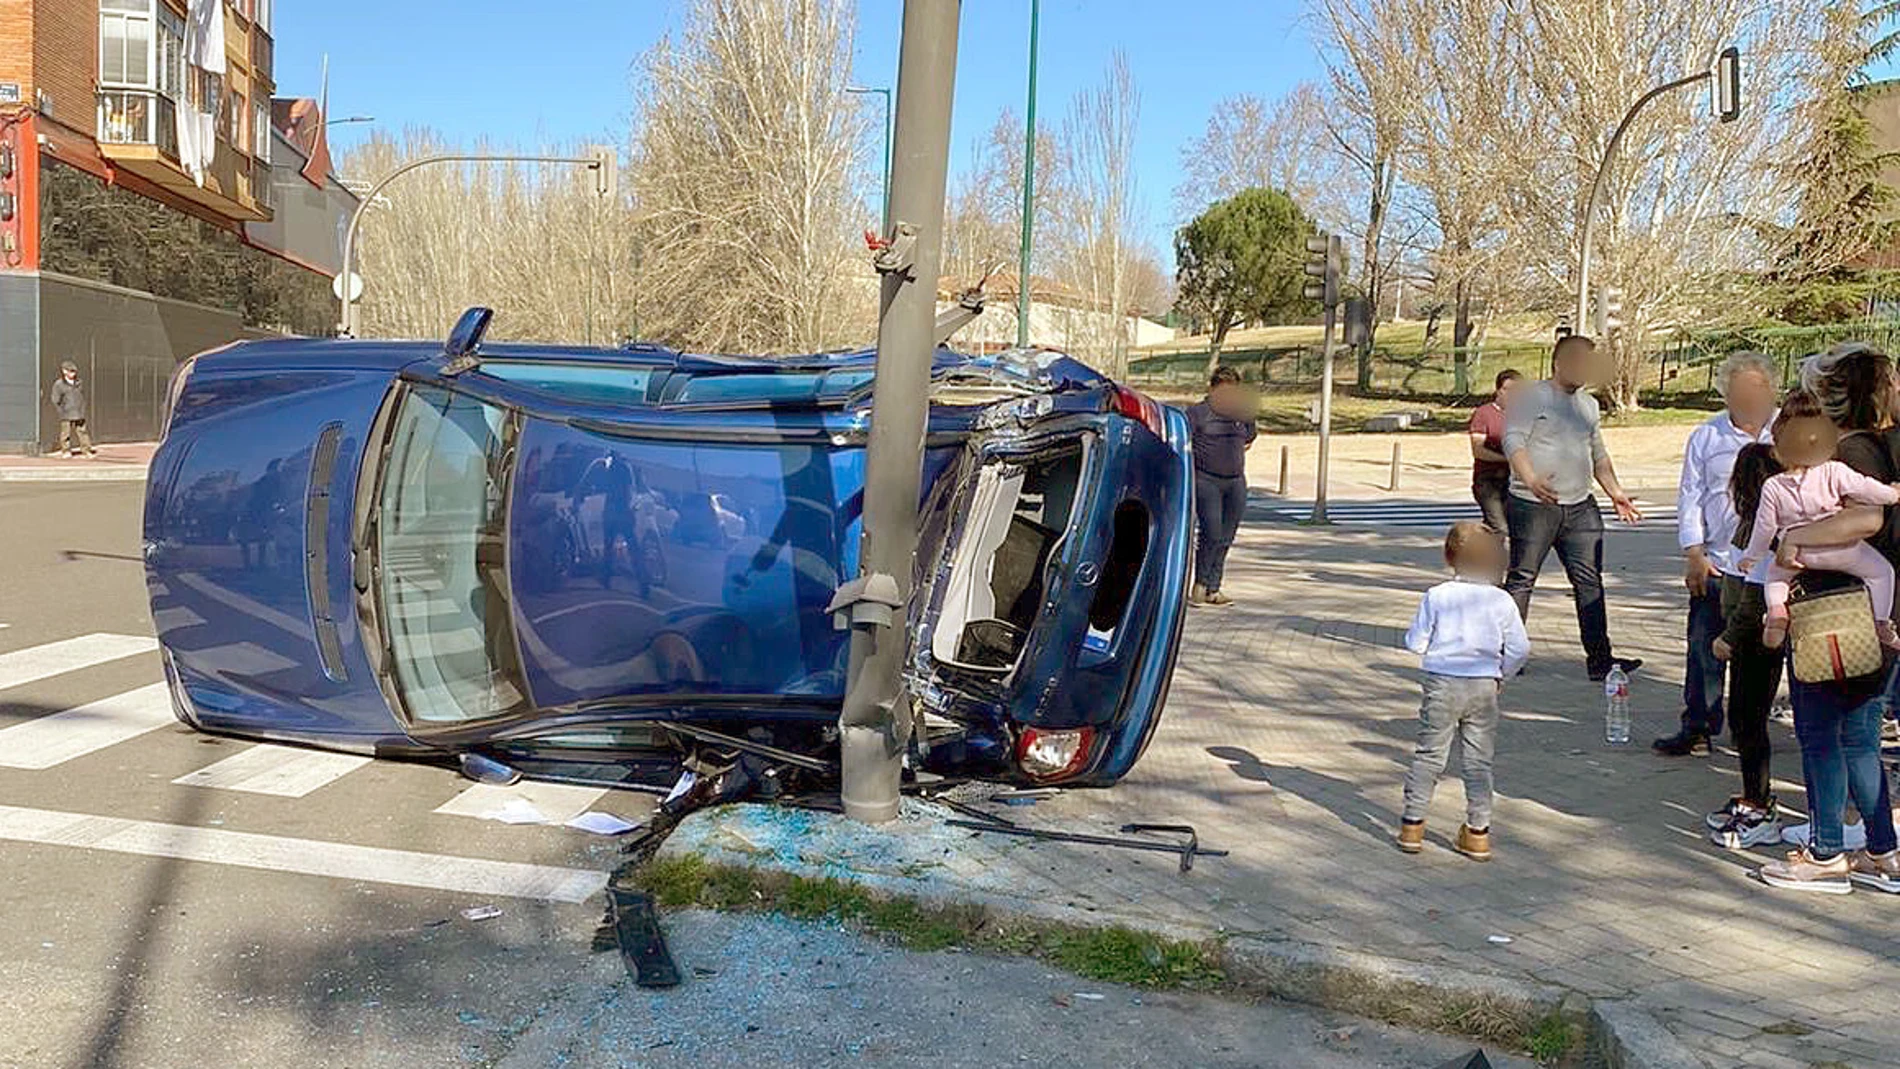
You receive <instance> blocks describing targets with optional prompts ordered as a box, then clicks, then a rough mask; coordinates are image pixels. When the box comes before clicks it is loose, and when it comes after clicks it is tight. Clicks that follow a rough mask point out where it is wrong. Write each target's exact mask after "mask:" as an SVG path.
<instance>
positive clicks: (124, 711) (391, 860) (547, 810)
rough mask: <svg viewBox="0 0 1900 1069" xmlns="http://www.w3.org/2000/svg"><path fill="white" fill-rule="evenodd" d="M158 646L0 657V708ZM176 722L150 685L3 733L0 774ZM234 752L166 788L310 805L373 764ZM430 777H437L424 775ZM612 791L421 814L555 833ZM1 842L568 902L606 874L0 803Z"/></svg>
mask: <svg viewBox="0 0 1900 1069" xmlns="http://www.w3.org/2000/svg"><path fill="white" fill-rule="evenodd" d="M155 649H157V643H156V641H155V640H153V639H151V638H149V637H143V636H136V635H115V634H103V633H102V634H92V635H82V636H79V637H77V638H70V639H62V640H60V641H57V642H49V643H45V644H42V645H39V646H33V647H29V648H26V649H20V650H14V651H11V652H8V653H0V704H4V703H5V702H6V700H7V698H8V697H9V692H11V691H14V690H16V689H17V688H20V687H24V686H26V685H27V684H30V683H37V682H42V681H47V680H58V679H59V677H62V676H68V675H77V674H80V673H84V672H85V671H87V670H88V669H94V668H98V667H100V666H104V665H109V664H112V663H113V662H116V661H119V660H121V659H123V658H126V657H130V656H135V655H138V654H142V653H150V652H152V651H154V650H155ZM176 722H177V721H176V718H175V716H174V715H173V712H172V706H171V697H170V693H169V687H168V686H167V684H165V683H164V682H153V683H147V684H144V685H141V686H137V687H134V688H132V689H131V690H127V691H124V692H122V693H119V694H114V695H111V696H109V697H105V698H99V699H97V700H93V701H89V702H86V703H84V704H81V705H77V706H75V707H73V708H69V709H61V710H57V711H54V712H50V713H46V714H44V715H40V716H37V717H35V718H33V719H30V720H24V721H21V722H19V723H15V724H11V725H10V726H7V727H4V728H0V772H4V771H5V770H8V769H12V770H18V771H20V772H27V773H44V772H59V771H60V770H62V769H64V768H66V767H67V766H69V765H71V764H72V763H74V762H77V761H80V760H81V759H83V758H86V757H89V756H92V755H95V754H101V753H107V752H110V751H112V750H113V749H114V748H115V747H121V746H124V745H127V744H130V743H132V742H133V741H134V740H137V739H140V738H142V737H144V736H147V735H151V734H153V733H155V732H159V731H160V729H162V728H165V727H168V726H172V725H174V724H176ZM240 745H242V747H243V748H242V749H240V750H238V751H237V752H236V753H230V752H229V750H228V749H219V750H210V749H208V748H202V747H194V748H193V750H194V751H195V750H204V752H205V753H206V754H207V755H208V756H216V757H217V759H216V760H211V761H210V763H208V764H206V765H204V766H203V767H200V768H197V769H194V770H192V771H189V772H186V773H184V774H183V775H179V776H176V777H175V778H172V779H171V780H170V784H171V785H172V786H175V787H179V788H186V789H190V790H194V791H217V792H231V793H232V794H233V795H265V796H271V797H276V798H293V799H295V798H307V797H309V796H311V795H313V794H315V793H317V792H318V791H323V790H326V789H328V790H342V791H348V790H349V789H350V788H349V786H348V781H349V778H350V777H351V776H353V775H356V774H358V773H359V772H360V771H361V770H362V769H364V768H365V767H366V766H369V765H371V764H372V763H373V760H372V759H371V758H369V757H367V756H363V755H359V754H349V753H335V752H330V751H325V750H314V749H307V748H304V747H300V746H292V745H283V744H278V743H270V742H258V743H248V744H240ZM174 767H175V766H174ZM431 774H435V775H439V773H436V772H434V771H433V770H431ZM339 784H342V785H343V786H340V787H339V786H338V785H339ZM609 793H610V792H609V791H608V790H607V789H604V788H594V787H581V786H570V785H565V784H548V783H532V782H522V783H518V784H515V785H513V786H509V787H501V786H495V785H489V784H465V785H463V786H461V787H460V788H459V789H458V790H457V791H456V793H455V794H454V796H453V797H451V798H449V799H448V800H447V801H445V802H442V803H441V804H440V805H436V806H435V807H434V808H433V809H430V810H427V812H428V813H429V814H430V815H431V817H447V818H453V819H461V820H486V821H502V822H504V823H512V824H548V825H559V824H565V823H566V822H568V821H570V820H573V819H574V818H576V817H579V816H580V815H581V814H583V813H586V812H588V811H589V810H590V809H592V808H594V807H595V806H596V805H597V804H599V803H600V802H601V800H602V799H603V798H605V797H606V796H607V795H608V794H609ZM436 797H437V798H439V797H440V796H439V795H438V796H436ZM412 804H413V803H412ZM428 804H430V803H428V802H424V803H423V805H424V806H426V805H428ZM75 821H77V822H76V823H75ZM562 834H567V835H578V834H582V833H580V832H563V833H562ZM4 841H17V842H34V843H54V844H59V845H70V846H81V847H88V848H92V849H100V850H108V851H120V852H126V853H138V854H147V855H151V856H164V857H179V858H184V859H187V860H207V861H213V862H220V863H227V864H235V865H240V866H248V867H253V868H271V869H276V870H280V871H286V872H299V873H301V872H309V873H312V874H322V875H335V876H340V877H343V878H353V879H364V880H369V881H372V882H392V883H408V884H413V885H415V886H427V887H436V888H439V889H449V890H470V891H482V892H484V893H494V894H512V895H515V896H517V897H527V898H545V899H548V900H552V901H577V900H578V898H577V897H575V896H577V895H578V896H580V897H585V895H586V894H590V893H592V892H593V891H594V890H598V887H599V885H600V883H601V882H602V881H604V878H605V874H604V873H594V872H590V871H586V870H574V869H565V868H560V867H558V866H557V867H552V868H550V867H547V866H534V865H514V864H513V863H507V862H491V861H484V860H481V859H471V858H459V857H451V856H447V855H430V854H417V853H414V852H410V851H401V850H387V849H378V848H370V847H360V846H352V845H349V844H342V843H332V842H318V841H315V840H301V839H294V838H286V837H280V836H267V835H255V834H247V833H237V832H228V831H224V830H223V829H216V828H189V827H184V826H175V825H168V824H159V823H152V822H146V821H136V820H119V819H117V818H107V817H102V816H101V817H94V816H85V815H83V814H70V813H57V812H52V811H45V810H37V809H30V808H20V807H10V806H5V805H0V842H4ZM285 844H291V845H289V846H286V845H285Z"/></svg>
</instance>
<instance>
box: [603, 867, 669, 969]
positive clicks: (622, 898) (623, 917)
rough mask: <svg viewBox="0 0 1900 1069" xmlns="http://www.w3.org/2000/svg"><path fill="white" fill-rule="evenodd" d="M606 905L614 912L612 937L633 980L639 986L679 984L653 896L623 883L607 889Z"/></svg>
mask: <svg viewBox="0 0 1900 1069" xmlns="http://www.w3.org/2000/svg"><path fill="white" fill-rule="evenodd" d="M607 906H608V909H609V910H610V911H611V913H612V915H613V926H614V938H615V940H616V941H617V942H618V943H619V944H620V956H621V957H622V958H624V959H625V960H626V963H627V971H628V972H630V973H632V974H633V982H634V983H635V984H637V985H639V986H641V987H678V986H679V982H680V971H679V966H677V965H675V964H674V963H673V955H672V953H671V952H669V951H668V950H667V949H666V936H665V935H664V934H663V933H662V932H661V931H660V919H659V917H658V916H657V915H656V914H655V913H654V912H653V896H652V895H649V894H647V893H646V892H644V891H634V890H629V889H627V888H622V887H609V888H608V889H607Z"/></svg>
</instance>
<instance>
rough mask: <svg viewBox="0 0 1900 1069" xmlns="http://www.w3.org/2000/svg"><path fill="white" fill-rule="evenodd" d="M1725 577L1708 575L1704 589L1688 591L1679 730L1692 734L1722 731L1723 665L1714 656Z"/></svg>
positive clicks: (1710, 734)
mask: <svg viewBox="0 0 1900 1069" xmlns="http://www.w3.org/2000/svg"><path fill="white" fill-rule="evenodd" d="M1727 578H1728V577H1727V576H1714V577H1711V578H1710V580H1709V585H1708V587H1707V588H1706V592H1705V593H1703V594H1700V595H1697V594H1691V595H1689V658H1688V663H1687V664H1686V665H1685V666H1684V668H1683V673H1682V730H1684V731H1687V732H1691V733H1693V734H1696V735H1707V736H1711V737H1713V736H1716V735H1720V734H1721V733H1722V675H1723V666H1722V662H1721V661H1718V660H1716V659H1715V639H1716V637H1717V636H1718V635H1720V634H1721V633H1722V628H1723V626H1724V624H1725V623H1726V620H1725V618H1724V617H1723V615H1722V583H1723V581H1724V580H1726V579H1727ZM1770 697H1771V698H1772V697H1773V696H1772V695H1770Z"/></svg>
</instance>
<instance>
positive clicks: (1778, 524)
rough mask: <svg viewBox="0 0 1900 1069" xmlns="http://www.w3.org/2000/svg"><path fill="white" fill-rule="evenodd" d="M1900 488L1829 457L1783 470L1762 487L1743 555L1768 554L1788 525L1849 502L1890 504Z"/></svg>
mask: <svg viewBox="0 0 1900 1069" xmlns="http://www.w3.org/2000/svg"><path fill="white" fill-rule="evenodd" d="M1896 502H1900V491H1896V490H1895V489H1894V488H1893V487H1891V486H1889V485H1887V484H1886V483H1883V482H1881V481H1880V480H1878V479H1873V478H1869V477H1868V476H1865V475H1862V474H1861V473H1860V472H1857V471H1855V470H1854V469H1853V468H1850V467H1848V466H1847V465H1845V464H1843V463H1841V462H1840V461H1838V460H1830V461H1828V462H1827V463H1825V464H1820V465H1817V466H1815V467H1812V468H1809V469H1808V470H1806V471H1784V472H1782V473H1781V474H1780V475H1777V476H1775V477H1774V478H1772V479H1769V480H1768V481H1767V482H1766V483H1764V484H1763V485H1762V488H1761V505H1760V507H1758V508H1757V509H1756V510H1755V529H1754V530H1752V531H1750V532H1749V535H1748V549H1747V550H1746V551H1744V552H1743V554H1742V558H1743V559H1744V560H1749V561H1758V560H1761V559H1763V558H1765V557H1767V556H1768V554H1769V547H1770V546H1771V545H1772V544H1773V542H1774V540H1775V539H1776V538H1778V537H1780V536H1781V534H1782V533H1783V532H1785V531H1787V530H1789V529H1790V528H1794V527H1799V526H1801V525H1802V524H1807V523H1813V522H1815V521H1816V520H1825V519H1827V518H1828V517H1829V516H1832V515H1834V514H1835V513H1837V512H1839V511H1841V508H1842V507H1843V506H1845V505H1847V504H1849V503H1852V504H1856V505H1892V504H1894V503H1896Z"/></svg>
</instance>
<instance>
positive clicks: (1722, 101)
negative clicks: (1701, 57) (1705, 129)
mask: <svg viewBox="0 0 1900 1069" xmlns="http://www.w3.org/2000/svg"><path fill="white" fill-rule="evenodd" d="M1710 92H1711V94H1712V95H1713V98H1714V99H1712V100H1711V101H1710V104H1712V105H1713V106H1714V109H1715V117H1716V119H1718V120H1720V121H1721V122H1734V121H1735V120H1736V119H1737V118H1739V117H1740V116H1741V114H1742V50H1741V49H1739V48H1736V47H1735V46H1734V45H1730V46H1729V47H1727V48H1724V49H1723V50H1722V53H1721V54H1720V55H1718V56H1716V57H1715V78H1714V81H1713V82H1712V83H1711V85H1710Z"/></svg>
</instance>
